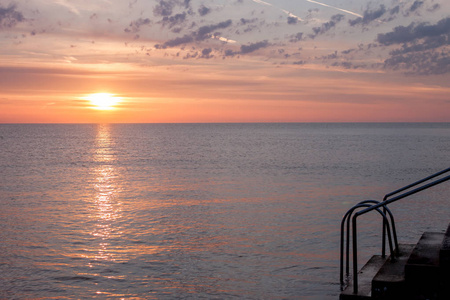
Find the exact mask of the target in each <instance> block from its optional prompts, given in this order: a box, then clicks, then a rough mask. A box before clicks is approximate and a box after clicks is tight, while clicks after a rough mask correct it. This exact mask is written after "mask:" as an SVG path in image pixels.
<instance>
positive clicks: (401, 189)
mask: <svg viewBox="0 0 450 300" xmlns="http://www.w3.org/2000/svg"><path fill="white" fill-rule="evenodd" d="M447 172H450V168H447V169H444V170H442V171H439V172H437V173H435V174H433V175H430V176H428V177H425V178H423V179H421V180H418V181H416V182H414V183H411V184H408V185H406V186H404V187H402V188H399V189H397V190H395V191H393V192H390V193H388V194H386V195H384V197H383V201H386V200H387V199H388V198H389V197H391V196H393V195H395V194H398V193H400V192H403V191H406V190H408V189H410V188H412V187H414V186H416V185H419V184H421V183H424V182H425V181H428V180H431V179H433V178H436V177H438V176H440V175H442V174H445V173H447ZM383 222H384V221H383ZM392 230H393V233H394V238H395V239H396V238H397V231H396V229H395V224H394V225H393V228H392ZM396 245H397V246H398V244H397V243H396ZM381 247H382V253H383V254H384V253H386V227H385V226H383V233H382V246H381ZM397 250H398V247H397Z"/></svg>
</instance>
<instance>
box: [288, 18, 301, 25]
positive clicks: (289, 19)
mask: <svg viewBox="0 0 450 300" xmlns="http://www.w3.org/2000/svg"><path fill="white" fill-rule="evenodd" d="M297 22H298V19H297V18H295V17H288V18H287V23H288V24H289V25H295V24H297Z"/></svg>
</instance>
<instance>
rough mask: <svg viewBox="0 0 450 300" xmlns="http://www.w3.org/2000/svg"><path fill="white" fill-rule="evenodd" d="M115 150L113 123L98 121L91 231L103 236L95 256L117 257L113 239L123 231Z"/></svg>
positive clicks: (109, 258)
mask: <svg viewBox="0 0 450 300" xmlns="http://www.w3.org/2000/svg"><path fill="white" fill-rule="evenodd" d="M114 151H115V150H114V143H113V140H112V138H111V128H110V126H109V125H98V130H97V136H96V148H95V152H94V162H95V164H94V169H93V174H94V177H95V178H94V189H95V197H94V199H93V205H92V209H91V217H92V219H93V220H94V222H95V226H94V229H93V230H92V232H91V235H92V236H94V237H96V238H98V239H100V242H99V243H98V249H97V251H96V252H97V253H96V255H95V259H96V260H107V261H115V260H116V259H118V257H117V255H116V254H117V253H116V251H114V249H112V248H113V247H112V245H111V240H112V239H117V238H120V237H121V235H122V232H121V228H120V226H118V223H117V222H118V220H119V219H120V218H121V214H122V205H121V203H120V201H119V200H118V193H119V191H120V188H119V186H118V179H119V174H118V171H117V168H116V166H115V162H116V155H115V154H114Z"/></svg>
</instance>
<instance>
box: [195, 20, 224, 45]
mask: <svg viewBox="0 0 450 300" xmlns="http://www.w3.org/2000/svg"><path fill="white" fill-rule="evenodd" d="M231 24H232V21H231V20H227V21H224V22H220V23H217V24H212V25H205V26H202V27H200V28H199V29H198V31H197V32H196V33H194V36H195V39H196V40H199V41H201V40H205V39H207V38H209V37H210V33H211V32H213V31H215V30H217V29H224V28H227V27H229V26H230V25H231Z"/></svg>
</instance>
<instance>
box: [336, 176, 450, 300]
mask: <svg viewBox="0 0 450 300" xmlns="http://www.w3.org/2000/svg"><path fill="white" fill-rule="evenodd" d="M447 172H450V168H447V169H445V170H442V171H440V172H437V173H435V174H433V175H431V176H428V177H425V178H423V179H421V180H419V181H416V182H414V183H412V184H409V185H407V186H404V187H402V188H400V189H398V190H395V191H393V192H391V193H389V194H386V195H385V196H384V198H383V201H381V202H379V201H376V200H365V201H361V202H359V203H358V204H356V205H355V206H353V207H352V208H350V209H349V210H348V211H347V212H346V214H345V215H344V217H343V218H342V222H341V253H340V254H341V257H340V282H341V289H343V288H344V287H345V285H346V283H347V282H348V278H349V276H350V270H349V269H350V268H349V265H350V250H349V249H350V219H351V222H352V228H351V231H352V250H353V253H352V256H353V257H352V258H353V293H354V294H357V293H358V241H357V218H358V217H359V216H362V215H364V214H366V213H368V212H371V211H373V210H376V211H377V212H378V213H379V214H380V215H381V216H382V219H383V226H382V230H383V233H382V257H385V252H386V250H385V248H386V233H387V236H388V241H389V249H390V254H391V260H395V258H396V257H397V256H398V254H399V253H398V241H397V232H396V228H395V220H394V216H393V214H392V212H391V211H390V210H389V208H388V207H387V205H388V204H390V203H393V202H395V201H398V200H400V199H403V198H406V197H409V196H411V195H413V194H416V193H418V192H421V191H423V190H426V189H428V188H431V187H433V186H435V185H438V184H441V183H443V182H445V181H447V180H450V175H447V176H445V177H443V178H440V179H436V180H434V181H433V182H430V183H428V184H424V185H421V186H419V187H416V188H414V189H412V188H413V187H415V186H418V185H420V184H422V183H424V182H426V181H428V180H431V179H433V178H436V177H438V176H440V175H443V174H445V173H447ZM410 189H412V190H410ZM407 190H409V191H407ZM404 191H407V192H404ZM401 192H404V193H402V194H400V195H397V196H395V197H392V196H394V195H396V194H398V193H401ZM390 197H392V198H390ZM355 211H356V212H355ZM387 215H388V216H389V219H388V218H387ZM345 225H347V226H345ZM345 227H347V228H345ZM345 229H347V230H346V231H345ZM345 233H346V234H345ZM392 239H393V241H392ZM344 240H345V241H346V249H345V250H346V253H345V258H346V263H345V267H346V276H345V277H344Z"/></svg>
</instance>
